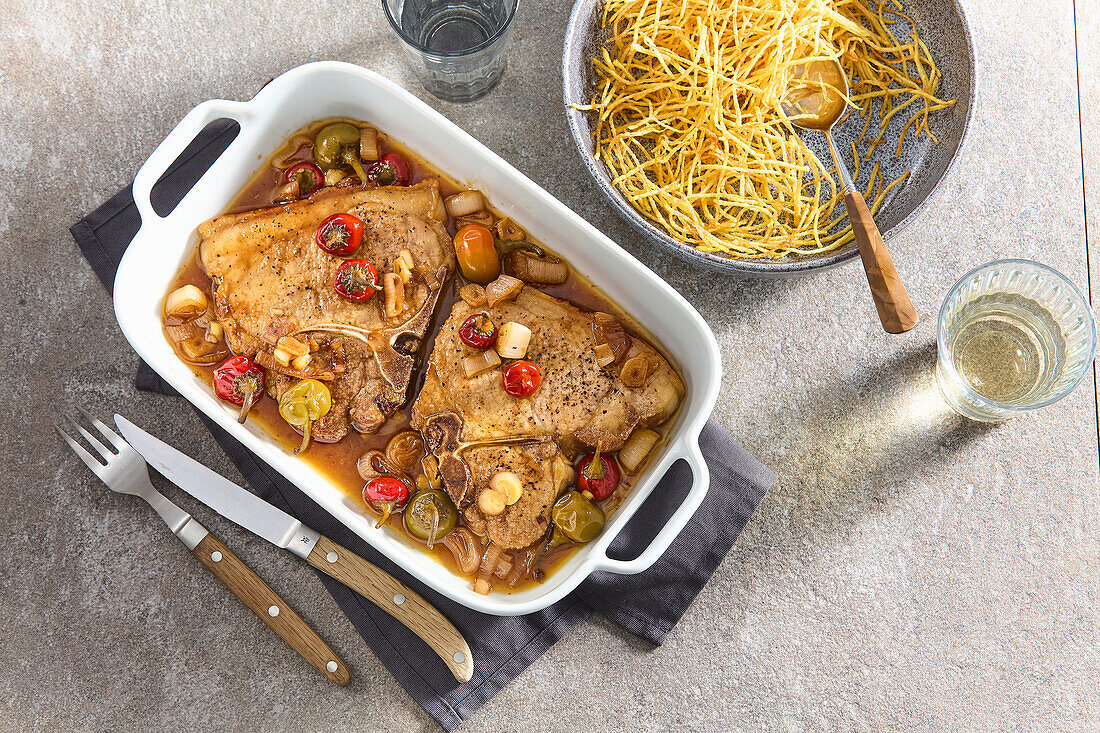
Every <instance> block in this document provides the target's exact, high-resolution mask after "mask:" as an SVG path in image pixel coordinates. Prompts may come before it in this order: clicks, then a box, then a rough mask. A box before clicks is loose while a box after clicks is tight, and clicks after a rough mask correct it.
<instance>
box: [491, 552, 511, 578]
mask: <svg viewBox="0 0 1100 733" xmlns="http://www.w3.org/2000/svg"><path fill="white" fill-rule="evenodd" d="M512 565H513V563H512V558H511V557H509V555H508V553H507V552H505V553H502V554H501V556H500V557H499V558H498V559H497V567H496V570H494V571H493V575H495V576H497V577H498V578H500V579H501V580H504V579H505V578H507V577H508V574H509V573H510V572H512Z"/></svg>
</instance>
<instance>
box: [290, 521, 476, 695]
mask: <svg viewBox="0 0 1100 733" xmlns="http://www.w3.org/2000/svg"><path fill="white" fill-rule="evenodd" d="M306 561H307V562H308V563H309V564H310V565H312V566H313V567H315V568H317V569H318V570H320V571H321V572H322V573H325V574H326V575H329V576H331V577H333V578H335V579H336V580H338V581H340V582H341V583H343V584H344V585H346V586H347V587H349V588H351V589H352V590H353V591H355V592H356V593H358V594H359V595H361V596H363V597H364V598H366V599H367V600H368V601H370V602H371V603H373V604H374V605H376V606H378V607H379V608H381V609H382V610H383V611H385V612H386V613H388V614H389V615H391V616H393V617H394V618H395V619H397V620H398V621H400V622H401V623H403V624H404V625H405V626H407V627H408V628H409V629H410V630H411V631H412V632H413V633H414V634H416V635H417V636H419V637H420V638H421V639H423V640H424V641H425V642H426V643H427V645H428V646H430V647H431V648H432V651H434V652H435V653H436V654H438V655H439V658H440V659H442V660H443V663H444V664H446V665H447V669H449V670H451V674H453V675H454V677H455V679H456V680H458V681H459V682H468V681H469V680H470V678H471V677H472V676H473V674H474V661H473V657H472V655H471V653H470V645H469V644H467V643H466V639H464V638H463V637H462V634H461V633H460V632H459V630H458V629H456V628H455V627H454V624H452V623H451V622H450V621H448V620H447V617H446V616H444V615H443V614H441V613H440V612H439V611H437V610H436V609H435V608H434V607H433V606H432V605H431V604H429V603H428V602H427V601H425V600H424V599H423V598H421V597H420V596H419V595H418V594H417V593H416V591H414V590H412V589H411V588H409V587H408V586H407V585H405V584H404V583H402V582H401V581H400V580H398V579H397V578H395V577H393V576H392V575H390V574H389V573H387V572H386V571H384V570H380V569H379V568H377V567H375V566H374V565H372V564H371V563H369V562H367V561H366V560H364V559H363V558H361V557H359V556H358V555H356V554H355V553H354V552H352V551H351V550H348V549H346V548H344V547H341V546H340V545H338V544H336V543H335V542H333V541H332V540H330V539H329V538H328V537H324V536H322V537H321V539H319V540H317V544H316V545H314V546H313V551H312V552H310V553H309V557H307V558H306Z"/></svg>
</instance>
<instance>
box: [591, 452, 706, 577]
mask: <svg viewBox="0 0 1100 733" xmlns="http://www.w3.org/2000/svg"><path fill="white" fill-rule="evenodd" d="M670 455H671V457H672V460H671V461H669V463H668V465H669V467H671V466H672V464H674V463H676V461H678V460H680V459H681V458H682V459H684V460H685V461H687V464H688V466H690V467H691V489H689V490H688V492H687V495H686V496H685V497H684V502H683V503H682V504H681V505H680V507H679V508H678V509H677V510H676V511H675V512H673V513H672V516H671V517H669V518H668V521H667V522H665V526H664V527H662V528H661V531H660V532H658V533H657V536H656V537H654V538H653V541H652V542H650V543H649V547H647V548H645V550H644V551H643V552H642V554H640V555H638V556H637V557H636V558H634V559H633V560H615V559H613V558H610V557H608V556H607V548H608V546H610V544H611V543H610V542H608V546H605V547H602V548H600V550H599V553H600V556H599V559H598V560H597V561H596V569H597V570H607V571H608V572H611V573H618V574H620V575H633V574H634V573H640V572H642V571H643V570H648V569H649V567H650V566H651V565H653V563H655V562H657V558H659V557H660V556H661V555H663V554H664V553H665V550H667V549H668V546H669V545H671V544H672V541H673V540H674V539H676V536H677V535H679V534H680V532H681V531H682V530H683V529H684V526H685V525H687V523H688V520H689V519H691V517H692V516H693V515H694V514H695V512H696V510H698V509H699V505H700V504H702V503H703V499H705V498H706V496H707V489H708V488H709V487H710V469H709V468H708V467H707V462H706V460H704V459H703V453H702V451H700V450H699V436H698V435H695V436H693V437H688V438H687V439H686V440H685V441H684V442H683V443H678V444H676V445H674V446H672V448H671V451H670ZM629 521H630V520H628V522H627V523H628V524H629Z"/></svg>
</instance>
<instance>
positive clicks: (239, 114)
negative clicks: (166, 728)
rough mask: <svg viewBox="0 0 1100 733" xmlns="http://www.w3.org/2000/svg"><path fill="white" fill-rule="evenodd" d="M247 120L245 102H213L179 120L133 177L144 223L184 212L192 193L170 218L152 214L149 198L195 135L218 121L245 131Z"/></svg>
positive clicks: (201, 106)
mask: <svg viewBox="0 0 1100 733" xmlns="http://www.w3.org/2000/svg"><path fill="white" fill-rule="evenodd" d="M247 118H248V106H247V104H246V103H245V102H230V101H227V100H224V99H211V100H209V101H207V102H203V103H202V104H200V105H198V106H197V107H195V108H194V109H192V110H191V111H190V112H188V113H187V116H185V117H184V118H183V119H182V120H180V122H179V124H178V125H176V127H175V129H173V130H172V131H171V132H170V133H168V137H166V138H164V141H163V142H162V143H161V144H160V145H158V146H157V148H156V150H154V151H153V154H152V155H150V156H149V159H148V160H147V161H145V165H143V166H141V170H139V171H138V172H137V175H136V176H134V185H133V193H134V203H135V204H136V205H137V209H138V213H139V214H141V222H142V224H149V223H151V222H154V221H163V220H165V219H167V218H169V217H170V216H172V214H175V213H176V212H178V211H181V210H183V208H184V202H186V201H187V198H188V196H189V195H190V192H188V196H184V197H183V200H182V201H180V202H179V203H178V204H177V205H176V208H175V210H174V211H173V212H172V214H169V216H168V217H164V216H160V215H159V214H157V213H156V212H155V211H153V204H152V202H151V201H150V199H149V197H150V195H151V194H152V191H153V186H155V185H156V183H157V181H159V180H160V179H161V176H163V175H164V173H165V171H167V170H168V167H169V166H171V165H172V163H174V162H175V160H176V158H178V157H179V155H180V153H182V152H183V151H184V149H185V148H186V147H187V146H188V145H190V144H191V141H192V140H194V139H195V136H196V135H198V134H199V133H200V132H202V129H203V128H204V127H206V126H207V125H209V124H210V123H211V122H213V121H214V120H219V119H231V120H235V121H236V122H237V124H239V125H240V126H241V131H242V132H243V131H244V125H245V121H246V120H247ZM237 137H238V138H240V137H241V136H240V135H238V136H237ZM204 175H205V174H204ZM192 190H194V189H192Z"/></svg>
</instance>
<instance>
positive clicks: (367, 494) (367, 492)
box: [363, 476, 409, 504]
mask: <svg viewBox="0 0 1100 733" xmlns="http://www.w3.org/2000/svg"><path fill="white" fill-rule="evenodd" d="M408 498H409V487H408V486H405V482H404V481H402V480H401V479H399V478H392V477H390V476H382V477H380V478H376V479H371V480H370V481H368V482H367V485H366V486H364V487H363V500H364V501H392V502H394V503H395V504H404V503H405V501H406V500H407V499H408Z"/></svg>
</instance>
